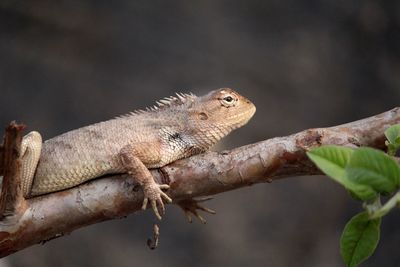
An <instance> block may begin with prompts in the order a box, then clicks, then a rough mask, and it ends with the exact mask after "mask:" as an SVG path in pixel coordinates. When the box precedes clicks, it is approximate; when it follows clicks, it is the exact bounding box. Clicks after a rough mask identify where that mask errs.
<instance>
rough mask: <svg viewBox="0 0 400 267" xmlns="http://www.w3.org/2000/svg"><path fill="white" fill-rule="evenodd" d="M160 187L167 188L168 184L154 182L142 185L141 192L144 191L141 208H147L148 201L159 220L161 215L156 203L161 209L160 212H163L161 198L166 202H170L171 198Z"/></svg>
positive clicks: (163, 207)
mask: <svg viewBox="0 0 400 267" xmlns="http://www.w3.org/2000/svg"><path fill="white" fill-rule="evenodd" d="M162 189H169V185H167V184H161V185H160V184H157V183H155V182H153V183H151V184H148V185H145V186H143V193H144V200H143V205H142V209H143V210H145V209H146V208H147V203H148V202H150V204H151V207H152V209H153V211H154V213H155V215H156V217H157V219H159V220H161V215H160V212H159V210H158V207H157V204H158V206H159V207H160V209H161V214H162V215H164V214H165V206H164V202H163V200H162V199H163V198H164V199H165V200H166V201H167V202H168V203H171V202H172V199H171V198H170V197H169V196H168V195H167V194H165V193H164V192H163V191H162Z"/></svg>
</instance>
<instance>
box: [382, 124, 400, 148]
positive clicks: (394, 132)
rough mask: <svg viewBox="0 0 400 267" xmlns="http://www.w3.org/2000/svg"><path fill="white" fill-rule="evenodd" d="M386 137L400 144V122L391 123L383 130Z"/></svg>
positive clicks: (391, 141)
mask: <svg viewBox="0 0 400 267" xmlns="http://www.w3.org/2000/svg"><path fill="white" fill-rule="evenodd" d="M385 135H386V138H387V139H388V140H389V142H390V143H392V144H396V143H397V144H400V124H396V125H393V126H391V127H389V128H388V129H387V130H386V131H385Z"/></svg>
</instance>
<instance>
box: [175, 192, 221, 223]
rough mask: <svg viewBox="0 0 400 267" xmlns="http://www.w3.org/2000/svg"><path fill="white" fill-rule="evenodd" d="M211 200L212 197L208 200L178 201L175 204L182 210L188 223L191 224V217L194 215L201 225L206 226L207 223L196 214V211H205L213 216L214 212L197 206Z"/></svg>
mask: <svg viewBox="0 0 400 267" xmlns="http://www.w3.org/2000/svg"><path fill="white" fill-rule="evenodd" d="M210 199H212V197H208V198H200V199H192V198H190V199H184V200H181V201H179V202H178V203H177V204H178V205H179V207H180V208H181V209H182V210H183V212H184V213H185V215H186V218H187V220H188V222H189V223H192V221H193V220H192V215H194V216H195V217H196V218H197V219H199V220H200V222H201V223H203V224H206V223H207V221H206V220H205V219H204V218H203V217H202V216H201V215H200V214H199V213H198V210H202V211H205V212H207V213H210V214H215V213H216V212H215V211H214V210H212V209H209V208H206V207H203V206H202V205H199V203H201V202H204V201H207V200H210Z"/></svg>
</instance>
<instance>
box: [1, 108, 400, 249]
mask: <svg viewBox="0 0 400 267" xmlns="http://www.w3.org/2000/svg"><path fill="white" fill-rule="evenodd" d="M397 123H400V108H395V109H393V110H390V111H387V112H385V113H382V114H379V115H376V116H373V117H370V118H367V119H363V120H360V121H356V122H352V123H348V124H344V125H340V126H336V127H330V128H318V129H309V130H305V131H302V132H299V133H297V134H293V135H290V136H287V137H278V138H273V139H269V140H265V141H262V142H258V143H255V144H251V145H247V146H243V147H239V148H235V149H233V150H230V151H223V152H220V153H218V152H208V153H205V154H201V155H197V156H194V157H191V158H188V159H184V160H180V161H177V162H174V163H173V164H170V165H168V166H165V167H163V168H162V169H160V170H152V174H153V175H154V177H155V179H156V180H157V181H158V182H163V183H169V184H170V187H171V188H170V190H169V191H168V194H169V195H170V196H171V197H172V198H173V199H174V200H175V201H177V200H182V199H188V198H192V197H198V196H205V195H212V194H216V193H220V192H225V191H229V190H233V189H236V188H239V187H243V186H249V185H252V184H254V183H262V182H272V181H274V180H275V179H278V178H283V177H291V176H297V175H306V174H307V175H313V174H318V173H319V171H318V170H317V169H316V167H315V166H314V165H313V164H312V163H311V162H310V161H309V160H308V158H307V156H306V154H305V152H306V151H308V150H309V149H311V148H313V147H318V146H321V145H326V144H336V145H342V146H352V147H355V146H371V147H375V148H378V149H384V148H385V145H384V140H385V137H384V134H383V132H384V130H385V129H386V128H388V127H389V126H390V125H393V124H397ZM142 201H143V195H142V191H141V189H140V187H139V186H138V185H137V184H135V183H134V182H133V179H132V178H130V177H127V176H126V175H118V176H112V177H105V178H102V179H98V180H95V181H91V182H89V183H86V184H83V185H80V186H78V187H75V188H72V189H69V190H65V191H61V192H57V193H53V194H49V195H45V196H41V197H36V198H33V199H28V200H26V205H25V207H24V208H23V209H18V210H17V211H18V214H15V215H14V216H11V217H7V218H5V219H3V220H2V221H0V256H6V255H9V254H11V253H13V252H16V251H18V250H21V249H23V248H26V247H28V246H31V245H33V244H36V243H40V242H43V241H46V240H49V239H52V238H55V237H59V236H62V235H64V234H66V233H70V232H72V231H73V230H75V229H78V228H81V227H83V226H86V225H90V224H94V223H97V222H101V221H105V220H110V219H115V218H121V217H124V216H126V215H128V214H130V213H133V212H136V211H139V210H140V207H141V204H142Z"/></svg>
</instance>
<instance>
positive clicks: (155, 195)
mask: <svg viewBox="0 0 400 267" xmlns="http://www.w3.org/2000/svg"><path fill="white" fill-rule="evenodd" d="M151 145H152V144H148V143H137V144H135V145H134V146H133V145H127V146H125V147H124V148H123V149H122V150H121V152H120V154H119V156H120V159H121V162H122V165H123V166H124V168H125V169H126V171H127V172H128V174H130V175H132V176H133V177H135V179H136V181H137V182H138V183H139V184H140V185H141V186H142V188H143V193H144V200H143V205H142V209H143V210H144V209H146V208H147V203H148V202H150V204H151V207H152V209H153V211H154V213H155V214H156V216H157V218H158V219H159V220H161V215H160V213H159V211H158V208H157V204H158V205H159V206H160V208H161V213H162V214H164V213H165V207H164V203H163V200H162V198H164V199H165V200H167V201H168V202H172V199H171V198H170V197H169V196H168V195H167V194H165V193H164V192H163V191H162V189H168V188H169V185H167V184H162V185H159V184H157V183H156V182H155V181H154V179H153V176H152V175H151V173H150V171H149V170H148V169H147V167H146V165H148V166H149V165H151V164H152V163H155V162H157V161H158V160H159V153H158V152H157V151H156V150H154V149H153V150H152V149H150V148H151V147H152V146H151ZM153 145H154V144H153ZM145 164H146V165H145Z"/></svg>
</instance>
